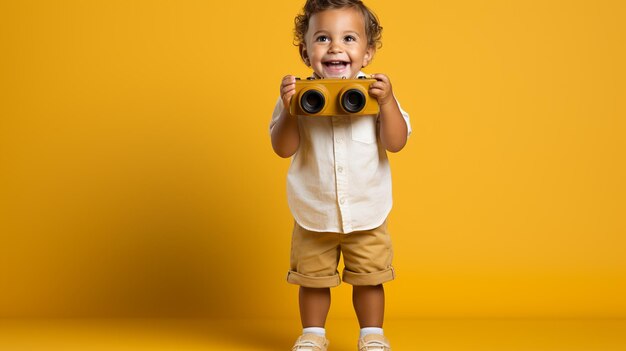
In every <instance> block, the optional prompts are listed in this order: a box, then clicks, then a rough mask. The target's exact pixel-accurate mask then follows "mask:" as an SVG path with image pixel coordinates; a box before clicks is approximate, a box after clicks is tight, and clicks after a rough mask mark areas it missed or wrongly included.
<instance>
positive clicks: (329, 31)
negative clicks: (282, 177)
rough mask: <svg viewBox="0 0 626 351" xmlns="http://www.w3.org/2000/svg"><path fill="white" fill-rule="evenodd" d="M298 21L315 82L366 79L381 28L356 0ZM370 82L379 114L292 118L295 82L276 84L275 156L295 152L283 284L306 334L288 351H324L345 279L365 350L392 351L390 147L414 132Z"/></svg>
mask: <svg viewBox="0 0 626 351" xmlns="http://www.w3.org/2000/svg"><path fill="white" fill-rule="evenodd" d="M295 24H296V28H295V38H296V41H297V44H298V45H299V49H300V55H301V57H302V60H303V61H304V63H305V64H306V65H307V66H308V67H310V68H312V70H313V76H314V77H315V78H348V79H353V78H356V77H359V76H363V75H364V74H363V73H362V72H361V68H363V67H366V66H367V65H368V64H369V63H370V62H371V60H372V58H373V56H374V54H375V52H376V49H377V47H379V45H380V37H381V30H382V27H380V25H379V23H378V19H377V18H376V16H375V15H374V13H372V12H371V10H369V9H368V8H367V7H366V6H365V5H364V4H363V2H362V1H358V0H307V2H306V4H305V5H304V9H303V13H302V14H301V15H298V16H297V17H296V19H295ZM371 77H372V78H375V79H376V82H375V83H372V84H371V85H370V87H369V95H370V96H371V97H372V98H374V99H376V100H377V101H378V104H379V106H380V113H379V114H378V115H377V116H376V115H371V116H333V117H298V116H292V115H290V113H289V105H290V103H291V98H292V96H293V95H294V94H295V81H296V80H295V77H294V76H291V75H288V76H285V77H284V78H283V80H282V83H281V86H280V98H279V100H278V102H277V103H276V107H275V109H274V113H273V116H272V121H271V123H270V134H271V139H272V147H273V149H274V151H275V152H276V153H277V154H278V155H279V156H281V157H290V156H293V158H292V162H291V166H290V169H289V172H288V176H287V197H288V203H289V207H290V210H291V212H292V214H293V216H294V218H295V223H294V230H293V236H292V245H291V246H292V247H291V268H290V271H289V274H288V277H287V281H288V282H289V283H292V284H297V285H299V286H300V290H299V301H300V316H301V321H302V327H303V332H302V335H301V336H300V337H299V338H298V340H297V341H296V343H295V345H294V347H293V349H292V350H307V351H325V350H327V347H328V340H327V339H326V337H325V334H326V333H325V329H324V326H325V323H326V316H327V314H328V311H329V308H330V288H331V287H335V286H338V285H339V284H340V282H341V280H343V281H344V282H346V283H348V284H351V285H352V286H353V305H354V310H355V312H356V315H357V318H358V320H359V325H360V327H361V333H360V337H359V341H358V347H359V350H360V351H366V350H367V351H373V350H379V351H390V350H391V348H390V346H389V342H388V341H387V339H386V338H385V337H384V335H383V330H382V325H383V317H384V305H385V297H384V290H383V285H382V284H383V283H385V282H388V281H391V280H393V279H394V271H393V267H392V266H391V260H392V255H393V252H392V247H391V239H390V237H389V234H388V232H387V225H386V218H387V215H388V214H389V211H390V210H391V204H392V201H391V174H390V169H389V162H388V160H387V154H386V151H390V152H398V151H400V150H401V149H402V148H403V147H404V145H405V144H406V141H407V138H408V136H409V134H410V133H411V127H410V124H409V116H408V114H407V113H406V112H404V111H403V110H402V109H401V108H400V105H399V104H398V102H397V101H396V99H395V97H394V95H393V91H392V88H391V82H390V80H389V78H388V77H387V76H385V75H384V74H373V75H372V76H371ZM340 254H343V259H344V264H345V268H344V270H343V274H342V277H341V278H340V277H339V273H338V272H337V266H338V263H339V262H338V261H339V257H340Z"/></svg>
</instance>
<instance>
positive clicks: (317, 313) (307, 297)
mask: <svg viewBox="0 0 626 351" xmlns="http://www.w3.org/2000/svg"><path fill="white" fill-rule="evenodd" d="M329 310H330V288H305V287H303V286H301V287H300V319H301V320H302V327H303V328H307V327H320V328H324V325H325V324H326V316H327V315H328V311H329Z"/></svg>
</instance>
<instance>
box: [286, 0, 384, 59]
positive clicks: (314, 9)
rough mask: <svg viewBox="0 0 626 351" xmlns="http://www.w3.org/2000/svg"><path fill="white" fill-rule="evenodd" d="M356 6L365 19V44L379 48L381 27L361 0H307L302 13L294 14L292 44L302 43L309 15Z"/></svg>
mask: <svg viewBox="0 0 626 351" xmlns="http://www.w3.org/2000/svg"><path fill="white" fill-rule="evenodd" d="M341 8H356V9H358V10H360V11H361V13H362V14H363V19H364V20H365V32H366V33H367V45H368V46H370V47H376V48H380V47H381V46H382V41H381V40H380V38H381V35H382V31H383V27H381V26H380V24H379V21H378V17H376V14H374V12H372V10H370V9H369V8H368V7H367V6H365V4H364V3H363V1H361V0H307V1H306V4H304V7H303V8H302V14H299V15H297V16H296V18H295V20H294V22H295V29H294V45H296V46H297V45H300V44H304V36H305V34H306V32H307V30H308V29H309V20H310V19H311V16H313V15H314V14H316V13H318V12H322V11H325V10H331V9H341Z"/></svg>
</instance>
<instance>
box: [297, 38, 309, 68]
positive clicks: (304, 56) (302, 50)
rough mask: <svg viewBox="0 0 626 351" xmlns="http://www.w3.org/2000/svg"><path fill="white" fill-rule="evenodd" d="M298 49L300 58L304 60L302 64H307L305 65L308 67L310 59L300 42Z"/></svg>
mask: <svg viewBox="0 0 626 351" xmlns="http://www.w3.org/2000/svg"><path fill="white" fill-rule="evenodd" d="M298 49H299V50H300V58H301V59H302V61H304V64H305V65H307V67H310V66H311V61H310V60H309V55H308V54H307V52H306V46H305V45H304V44H302V43H301V44H300V45H299V47H298Z"/></svg>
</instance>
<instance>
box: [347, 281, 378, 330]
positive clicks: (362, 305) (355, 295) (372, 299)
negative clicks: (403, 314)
mask: <svg viewBox="0 0 626 351" xmlns="http://www.w3.org/2000/svg"><path fill="white" fill-rule="evenodd" d="M352 304H353V305H354V311H355V312H356V316H357V318H358V319H359V326H360V327H361V328H366V327H378V328H382V327H383V319H384V318H385V290H384V289H383V285H382V284H380V285H375V286H371V285H369V286H354V287H353V288H352Z"/></svg>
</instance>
